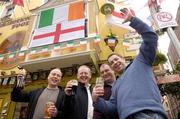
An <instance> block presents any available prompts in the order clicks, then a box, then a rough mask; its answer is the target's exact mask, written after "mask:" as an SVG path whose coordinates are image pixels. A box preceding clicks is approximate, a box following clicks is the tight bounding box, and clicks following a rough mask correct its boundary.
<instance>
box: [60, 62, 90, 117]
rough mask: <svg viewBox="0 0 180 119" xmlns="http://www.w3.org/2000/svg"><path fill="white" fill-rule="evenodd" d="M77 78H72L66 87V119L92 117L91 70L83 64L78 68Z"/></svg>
mask: <svg viewBox="0 0 180 119" xmlns="http://www.w3.org/2000/svg"><path fill="white" fill-rule="evenodd" d="M77 79H78V82H77V81H76V80H70V81H68V82H67V84H66V87H65V103H64V108H63V110H64V112H65V119H92V116H93V105H92V97H91V93H90V84H89V81H90V79H91V70H90V68H89V67H88V66H86V65H82V66H80V67H79V69H78V73H77Z"/></svg>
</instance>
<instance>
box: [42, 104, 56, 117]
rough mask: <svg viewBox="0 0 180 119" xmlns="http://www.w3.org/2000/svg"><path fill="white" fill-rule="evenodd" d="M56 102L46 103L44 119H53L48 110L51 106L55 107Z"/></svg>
mask: <svg viewBox="0 0 180 119" xmlns="http://www.w3.org/2000/svg"><path fill="white" fill-rule="evenodd" d="M53 105H54V102H52V101H49V102H47V103H46V105H45V109H44V119H51V115H50V114H49V111H48V109H49V108H50V106H53Z"/></svg>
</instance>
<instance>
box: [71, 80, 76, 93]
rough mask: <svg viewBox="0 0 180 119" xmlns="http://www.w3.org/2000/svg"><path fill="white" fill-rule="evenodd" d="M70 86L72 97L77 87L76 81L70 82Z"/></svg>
mask: <svg viewBox="0 0 180 119" xmlns="http://www.w3.org/2000/svg"><path fill="white" fill-rule="evenodd" d="M71 85H72V95H75V94H76V90H77V86H78V81H77V80H75V79H73V80H71Z"/></svg>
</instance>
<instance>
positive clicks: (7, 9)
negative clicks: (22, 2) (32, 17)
mask: <svg viewBox="0 0 180 119" xmlns="http://www.w3.org/2000/svg"><path fill="white" fill-rule="evenodd" d="M14 8H15V6H14V5H12V4H7V5H5V6H4V8H3V9H2V12H1V15H0V17H1V18H9V17H10V16H11V15H12V14H13V10H14Z"/></svg>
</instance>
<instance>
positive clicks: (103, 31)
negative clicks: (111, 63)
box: [97, 0, 136, 60]
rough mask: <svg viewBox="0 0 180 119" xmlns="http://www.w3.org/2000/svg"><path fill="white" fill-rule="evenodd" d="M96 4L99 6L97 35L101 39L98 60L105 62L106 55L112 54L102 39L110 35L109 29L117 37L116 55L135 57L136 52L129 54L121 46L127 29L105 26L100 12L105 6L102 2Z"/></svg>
mask: <svg viewBox="0 0 180 119" xmlns="http://www.w3.org/2000/svg"><path fill="white" fill-rule="evenodd" d="M97 2H98V6H99V15H98V19H99V26H98V27H99V33H100V38H101V42H100V49H101V52H100V60H106V59H107V57H108V55H109V54H111V53H112V51H111V50H110V48H109V47H108V46H107V45H106V44H105V42H104V38H105V37H106V36H107V35H108V34H109V33H110V32H109V29H111V31H112V33H113V34H116V35H117V37H118V44H117V46H116V48H115V51H114V52H116V53H119V54H121V55H123V56H125V57H127V56H133V57H134V56H135V55H136V52H135V51H131V52H127V51H126V49H125V47H124V46H123V36H124V34H125V33H128V30H127V29H123V28H120V27H118V26H115V25H107V24H106V22H105V15H103V14H102V13H101V12H100V8H101V6H102V5H103V4H105V1H104V0H97Z"/></svg>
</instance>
